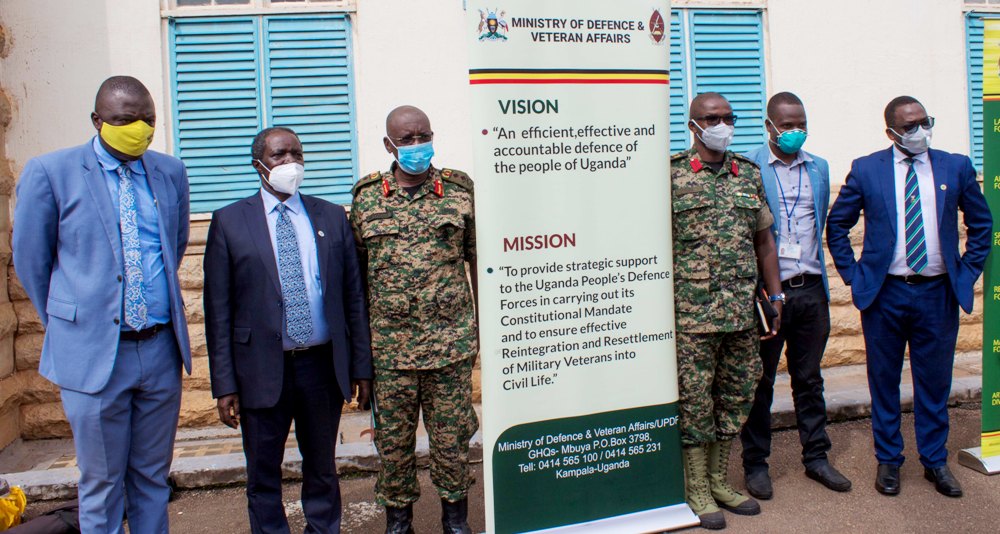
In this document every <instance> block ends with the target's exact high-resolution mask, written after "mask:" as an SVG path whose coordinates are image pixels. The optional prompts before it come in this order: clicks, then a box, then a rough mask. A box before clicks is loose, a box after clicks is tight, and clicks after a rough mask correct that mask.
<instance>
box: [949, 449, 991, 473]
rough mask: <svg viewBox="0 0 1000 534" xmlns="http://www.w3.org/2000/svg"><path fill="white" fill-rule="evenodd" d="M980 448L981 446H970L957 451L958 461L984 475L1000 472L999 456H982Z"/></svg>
mask: <svg viewBox="0 0 1000 534" xmlns="http://www.w3.org/2000/svg"><path fill="white" fill-rule="evenodd" d="M982 450H983V449H982V447H972V448H971V449H962V450H960V451H958V463H959V464H961V465H964V466H965V467H968V468H969V469H972V470H973V471H979V472H980V473H982V474H984V475H995V474H997V473H1000V456H989V457H986V458H983V455H982Z"/></svg>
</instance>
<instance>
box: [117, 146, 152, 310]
mask: <svg viewBox="0 0 1000 534" xmlns="http://www.w3.org/2000/svg"><path fill="white" fill-rule="evenodd" d="M118 216H119V218H120V219H121V223H120V224H121V232H122V255H123V256H124V258H125V324H127V325H129V326H130V327H132V328H133V329H135V330H142V329H143V328H145V327H146V292H145V291H144V290H143V286H142V284H143V279H142V251H141V250H140V247H139V224H138V219H139V215H138V213H137V212H136V208H135V186H134V185H133V184H132V172H131V171H130V170H129V168H128V165H125V164H122V165H121V166H119V167H118Z"/></svg>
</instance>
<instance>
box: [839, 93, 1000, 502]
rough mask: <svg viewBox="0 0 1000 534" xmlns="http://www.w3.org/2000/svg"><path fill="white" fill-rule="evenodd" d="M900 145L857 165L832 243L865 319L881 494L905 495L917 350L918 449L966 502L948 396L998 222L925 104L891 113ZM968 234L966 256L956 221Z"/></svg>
mask: <svg viewBox="0 0 1000 534" xmlns="http://www.w3.org/2000/svg"><path fill="white" fill-rule="evenodd" d="M885 125H886V130H885V132H886V135H887V136H888V137H889V139H890V140H891V141H892V143H893V146H891V147H890V148H888V149H886V150H882V151H879V152H876V153H874V154H871V155H869V156H865V157H863V158H858V159H857V160H855V161H854V163H853V164H852V165H851V172H850V174H848V175H847V181H846V183H845V184H844V186H843V187H842V188H841V190H840V195H839V196H838V198H837V201H836V202H835V203H834V205H833V208H832V209H831V210H830V214H829V217H828V218H827V243H828V245H829V247H830V254H831V255H832V256H833V259H834V263H836V266H837V271H838V272H839V273H840V276H841V278H843V279H844V283H846V284H847V285H849V286H851V294H852V295H853V297H854V305H855V306H857V308H858V309H859V310H861V326H862V329H863V330H864V336H865V349H866V351H867V359H868V389H869V391H870V392H871V397H872V433H873V434H874V438H875V458H876V459H877V460H878V474H877V476H876V479H875V488H876V489H877V490H878V491H879V492H880V493H882V494H885V495H896V494H898V493H899V489H900V480H899V466H900V465H901V464H902V463H903V437H902V435H901V434H900V432H899V421H900V406H899V404H900V403H899V381H900V373H901V371H902V366H903V354H904V352H905V351H906V349H907V347H909V353H910V368H911V373H912V375H913V405H914V418H915V421H914V423H915V427H916V434H917V451H918V452H919V453H920V463H921V464H923V466H924V477H925V478H926V479H927V480H929V481H931V482H933V483H934V486H935V488H936V489H937V491H938V492H940V493H941V494H943V495H947V496H950V497H960V496H961V495H962V487H961V485H960V484H959V482H958V480H957V479H956V478H955V477H954V475H953V474H952V473H951V471H950V470H949V469H948V466H947V464H946V463H945V462H946V460H947V458H948V450H947V449H946V448H945V444H946V442H947V440H948V395H949V393H950V391H951V372H952V365H953V363H954V358H955V341H956V339H957V337H958V309H959V307H961V308H962V309H963V310H965V311H966V313H970V312H971V311H972V304H973V285H974V284H975V283H976V279H977V278H979V275H980V274H982V272H983V264H984V263H985V261H986V255H987V253H988V252H989V249H990V233H991V231H992V227H993V220H992V217H991V215H990V211H989V208H988V207H987V205H986V199H985V198H984V197H983V193H982V190H981V189H980V186H979V183H978V182H977V181H976V171H975V169H973V167H972V162H971V161H970V160H969V158H968V157H967V156H963V155H959V154H949V153H947V152H942V151H940V150H931V149H930V148H929V145H930V140H931V129H932V128H933V126H934V118H933V117H928V116H927V112H926V110H924V107H923V106H922V105H921V104H920V102H918V101H917V100H916V99H914V98H912V97H909V96H900V97H897V98H895V99H893V100H892V101H891V102H889V105H888V106H886V108H885ZM862 211H864V214H865V232H864V248H863V249H862V251H861V257H860V258H857V259H855V256H854V251H853V250H852V249H851V242H850V238H849V236H848V233H849V232H850V230H851V228H852V227H854V225H855V224H856V223H857V222H858V216H859V215H860V213H861V212H862ZM959 211H961V212H962V217H963V223H964V225H965V229H966V245H965V253H964V254H959V249H958V212H959Z"/></svg>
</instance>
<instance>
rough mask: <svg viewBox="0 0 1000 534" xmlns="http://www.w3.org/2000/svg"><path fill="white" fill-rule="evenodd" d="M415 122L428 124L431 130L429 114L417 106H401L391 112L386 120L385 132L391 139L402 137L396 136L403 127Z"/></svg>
mask: <svg viewBox="0 0 1000 534" xmlns="http://www.w3.org/2000/svg"><path fill="white" fill-rule="evenodd" d="M414 122H422V123H426V125H427V127H428V128H430V124H431V120H430V119H429V118H428V117H427V114H426V113H424V112H423V110H421V109H420V108H418V107H416V106H399V107H398V108H396V109H394V110H392V111H390V112H389V115H388V116H387V117H386V118H385V132H386V134H388V135H389V137H400V136H398V135H395V134H398V133H399V129H400V128H401V127H402V125H403V124H406V123H414Z"/></svg>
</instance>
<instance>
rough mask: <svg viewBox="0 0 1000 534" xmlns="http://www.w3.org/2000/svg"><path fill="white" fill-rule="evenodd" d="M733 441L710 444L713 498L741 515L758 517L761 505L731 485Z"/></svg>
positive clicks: (709, 466)
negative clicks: (730, 456) (730, 462)
mask: <svg viewBox="0 0 1000 534" xmlns="http://www.w3.org/2000/svg"><path fill="white" fill-rule="evenodd" d="M732 448H733V440H731V439H727V440H725V441H715V442H712V443H709V444H708V478H709V480H710V481H711V486H712V497H713V498H715V502H717V503H719V506H721V507H723V508H725V509H726V510H729V511H730V512H732V513H734V514H739V515H757V514H759V513H760V504H759V503H758V502H757V501H755V500H753V499H751V498H750V497H747V496H746V495H743V494H742V493H740V492H738V491H736V488H734V487H732V486H730V485H729V482H728V480H727V479H728V477H729V474H728V473H729V451H730V449H732Z"/></svg>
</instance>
